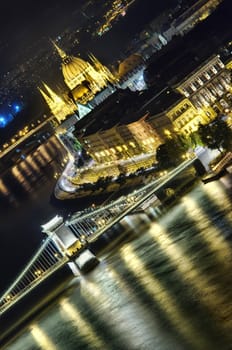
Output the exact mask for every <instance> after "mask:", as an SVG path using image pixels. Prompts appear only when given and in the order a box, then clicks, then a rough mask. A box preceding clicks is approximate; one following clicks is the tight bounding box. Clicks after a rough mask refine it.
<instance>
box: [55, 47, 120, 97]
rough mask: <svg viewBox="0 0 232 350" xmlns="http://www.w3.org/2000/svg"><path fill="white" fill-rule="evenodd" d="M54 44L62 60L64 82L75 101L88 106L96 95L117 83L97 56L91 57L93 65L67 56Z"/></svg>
mask: <svg viewBox="0 0 232 350" xmlns="http://www.w3.org/2000/svg"><path fill="white" fill-rule="evenodd" d="M53 44H54V46H55V48H56V50H57V52H58V54H59V56H60V58H61V60H62V63H61V69H62V73H63V78H64V82H65V84H66V85H67V87H68V88H69V90H70V91H71V92H72V95H73V98H74V100H76V101H78V102H80V103H82V104H86V103H87V102H88V101H90V100H91V99H93V98H94V96H95V94H96V93H98V92H99V91H101V90H102V89H104V88H105V87H107V85H108V84H109V83H113V82H114V81H115V78H114V76H113V74H112V73H111V72H110V71H109V69H108V68H107V67H105V66H104V65H103V64H101V63H100V61H98V60H97V59H96V57H95V56H93V55H90V60H91V62H92V64H91V63H89V62H88V61H84V60H83V59H81V58H78V57H74V56H71V55H67V54H66V53H65V52H64V51H63V50H62V49H60V48H59V47H58V46H57V45H56V44H55V43H53Z"/></svg>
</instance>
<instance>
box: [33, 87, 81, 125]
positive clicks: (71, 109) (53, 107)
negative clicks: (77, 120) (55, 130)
mask: <svg viewBox="0 0 232 350" xmlns="http://www.w3.org/2000/svg"><path fill="white" fill-rule="evenodd" d="M43 88H44V89H43V90H42V89H41V88H39V91H40V93H41V94H42V96H43V98H44V100H45V101H46V103H47V105H48V107H49V109H50V111H51V113H52V114H53V115H54V117H55V118H56V120H57V122H58V123H59V124H60V123H61V122H62V121H63V120H65V119H66V117H67V116H68V115H72V114H74V113H75V111H76V110H77V106H76V105H75V103H74V102H73V101H72V100H71V99H70V98H67V97H65V98H62V97H60V96H58V95H57V94H56V93H55V92H54V91H53V90H52V89H50V88H49V87H48V85H47V84H43Z"/></svg>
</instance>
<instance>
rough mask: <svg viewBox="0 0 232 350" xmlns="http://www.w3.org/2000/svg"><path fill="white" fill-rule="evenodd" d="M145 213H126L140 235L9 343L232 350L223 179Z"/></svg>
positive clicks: (12, 348)
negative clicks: (160, 212) (156, 215)
mask: <svg viewBox="0 0 232 350" xmlns="http://www.w3.org/2000/svg"><path fill="white" fill-rule="evenodd" d="M138 218H139V217H138V216H137V217H135V218H134V219H133V217H131V218H130V219H127V221H128V222H129V221H131V226H133V223H135V222H136V225H135V227H136V231H137V233H136V238H135V239H134V240H133V241H130V242H129V243H125V244H124V245H122V246H121V247H119V248H118V251H117V250H116V251H114V252H111V253H110V254H108V255H107V254H106V255H105V256H104V261H102V263H101V264H100V265H99V266H98V267H97V268H96V269H95V270H94V271H93V272H92V273H90V274H88V275H86V276H83V277H81V278H80V281H79V282H80V283H79V285H78V286H74V287H73V288H72V289H71V290H69V291H68V292H67V293H66V295H65V296H64V297H63V298H62V299H61V300H60V301H58V302H57V303H56V304H55V305H53V306H52V307H51V308H50V309H49V310H47V311H45V313H43V314H42V315H41V316H40V317H39V318H37V320H35V321H34V322H33V325H30V326H29V327H28V329H26V330H25V331H24V332H23V333H22V334H21V335H20V336H19V337H18V339H16V340H15V341H14V342H13V343H12V344H11V345H9V346H8V347H7V349H9V350H16V349H23V350H28V349H42V350H43V349H48V350H50V349H51V350H53V349H58V350H59V349H61V350H63V349H64V350H69V349H70V350H71V349H75V350H76V349H85V350H86V349H101V350H102V349H109V350H110V349H117V350H130V349H131V350H134V349H136V350H146V349H147V350H154V349H155V350H191V349H193V350H198V349H200V350H201V349H202V350H208V349H210V350H214V349H215V350H216V349H222V350H229V349H232V347H231V344H232V337H231V331H232V320H231V314H232V312H231V311H232V310H231V300H232V299H231V298H232V292H231V288H230V285H231V283H230V282H231V275H232V272H231V271H232V270H231V267H232V264H231V232H232V231H231V226H232V215H231V203H230V199H229V197H228V195H227V193H226V192H225V191H224V188H223V187H222V185H221V184H219V183H217V182H216V183H210V184H207V185H205V186H203V185H198V186H197V187H196V188H195V189H194V190H193V191H192V192H191V193H190V194H188V195H186V196H185V197H184V198H183V199H182V200H181V201H180V202H179V204H177V205H175V206H174V207H173V208H172V209H170V211H169V212H167V213H166V214H165V215H164V216H163V217H162V218H160V219H159V220H157V221H156V222H152V221H151V220H149V219H148V218H147V219H146V222H147V223H146V225H144V224H143V223H142V222H141V221H139V219H138ZM28 332H29V333H28Z"/></svg>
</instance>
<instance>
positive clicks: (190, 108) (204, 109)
mask: <svg viewBox="0 0 232 350" xmlns="http://www.w3.org/2000/svg"><path fill="white" fill-rule="evenodd" d="M174 88H175V89H176V91H178V92H179V93H180V94H181V95H182V96H183V97H182V98H181V99H180V100H178V101H176V102H175V103H173V104H172V105H171V106H170V107H168V108H167V109H166V110H165V111H164V112H163V115H164V116H166V117H168V118H169V119H170V121H171V123H172V128H173V130H174V132H180V133H182V134H184V135H189V134H191V133H192V132H194V131H196V130H197V129H198V126H199V124H207V123H209V122H210V121H212V120H214V119H215V117H216V116H217V115H218V114H220V113H223V112H224V111H225V110H226V108H228V106H229V104H228V99H229V100H231V98H232V95H231V73H230V70H229V69H228V67H226V66H225V65H224V64H223V62H222V61H221V59H220V57H219V56H218V55H217V56H214V57H212V58H210V59H209V60H208V61H207V62H206V63H204V64H203V65H201V66H200V67H198V68H197V69H196V70H194V71H193V72H191V73H190V74H188V76H186V78H184V79H183V80H182V81H181V82H180V83H179V84H177V85H176V86H174ZM155 118H156V116H155V115H154V116H153V117H152V118H151V124H152V125H153V123H152V120H153V121H154V120H155Z"/></svg>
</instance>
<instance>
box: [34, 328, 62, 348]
mask: <svg viewBox="0 0 232 350" xmlns="http://www.w3.org/2000/svg"><path fill="white" fill-rule="evenodd" d="M31 334H32V336H33V338H34V339H35V341H36V342H37V344H38V345H39V346H40V347H41V348H42V349H44V350H48V349H49V350H57V347H56V345H55V344H54V343H53V342H52V340H51V339H50V338H49V337H48V336H47V334H45V332H44V331H43V330H42V329H40V328H39V326H38V325H33V326H31Z"/></svg>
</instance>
